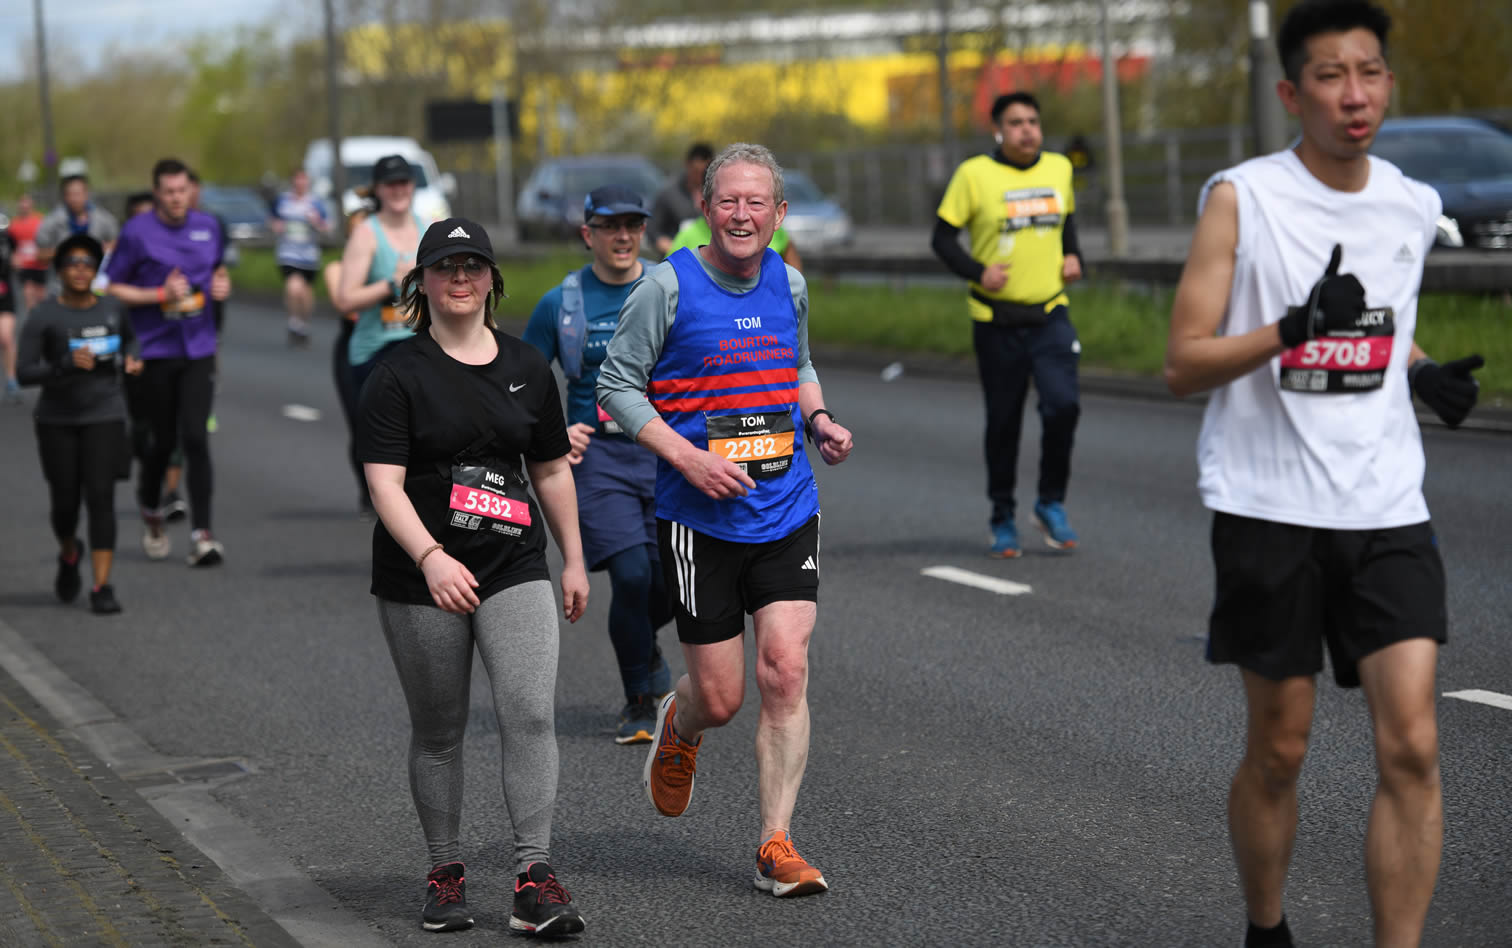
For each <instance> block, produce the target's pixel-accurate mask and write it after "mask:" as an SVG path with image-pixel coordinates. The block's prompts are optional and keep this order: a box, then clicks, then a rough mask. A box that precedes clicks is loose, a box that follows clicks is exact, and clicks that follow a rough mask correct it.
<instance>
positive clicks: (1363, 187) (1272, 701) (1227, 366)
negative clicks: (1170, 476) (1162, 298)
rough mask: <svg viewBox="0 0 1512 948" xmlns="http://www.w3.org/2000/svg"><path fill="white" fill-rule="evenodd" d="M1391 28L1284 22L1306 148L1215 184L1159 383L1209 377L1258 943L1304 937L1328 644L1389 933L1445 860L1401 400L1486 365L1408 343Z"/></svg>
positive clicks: (1431, 628)
mask: <svg viewBox="0 0 1512 948" xmlns="http://www.w3.org/2000/svg"><path fill="white" fill-rule="evenodd" d="M1389 25H1390V19H1389V17H1387V15H1386V14H1385V13H1384V12H1383V11H1382V10H1381V9H1380V8H1379V7H1376V6H1374V5H1373V4H1371V3H1368V2H1364V0H1342V2H1341V0H1303V2H1302V3H1301V4H1299V5H1298V6H1296V7H1294V8H1293V9H1292V11H1291V12H1290V13H1289V14H1288V15H1287V17H1286V20H1285V21H1284V22H1283V24H1282V26H1281V30H1280V33H1279V36H1278V46H1279V48H1280V54H1281V60H1282V65H1283V67H1284V69H1285V72H1286V78H1285V79H1284V80H1283V81H1281V82H1280V83H1279V84H1278V87H1277V91H1278V94H1279V95H1280V97H1281V100H1282V102H1283V104H1284V105H1285V106H1286V109H1287V111H1288V112H1290V113H1291V114H1292V115H1294V116H1296V117H1297V118H1298V119H1299V120H1300V123H1301V126H1302V138H1301V142H1300V143H1299V144H1298V146H1297V147H1296V148H1295V149H1293V150H1288V151H1283V152H1278V153H1276V154H1273V155H1266V156H1263V157H1260V158H1256V159H1253V160H1251V161H1247V162H1245V163H1243V164H1241V165H1238V166H1236V167H1234V168H1230V169H1229V170H1227V171H1224V172H1221V173H1220V174H1218V175H1215V176H1214V177H1213V179H1212V180H1210V181H1209V182H1208V183H1207V186H1206V187H1205V188H1204V189H1203V194H1202V200H1201V205H1202V212H1201V217H1200V219H1199V221H1198V224H1197V230H1196V233H1195V234H1194V236H1193V240H1192V249H1191V254H1190V256H1189V257H1188V260H1187V265H1186V269H1185V271H1184V272H1183V274H1182V277H1181V283H1180V286H1179V287H1178V289H1177V291H1176V299H1175V302H1174V305H1173V308H1172V313H1171V332H1170V341H1169V348H1168V350H1167V354H1166V368H1165V372H1166V380H1167V383H1168V384H1169V386H1170V388H1171V390H1172V391H1173V392H1174V393H1175V394H1177V395H1188V394H1191V393H1195V392H1201V391H1207V390H1211V391H1212V397H1211V399H1210V401H1209V402H1208V405H1207V412H1206V414H1205V416H1204V418H1203V424H1202V433H1201V435H1200V436H1199V439H1198V447H1197V453H1198V462H1199V468H1200V472H1201V473H1200V478H1199V490H1200V492H1201V494H1202V500H1203V504H1204V505H1205V506H1207V507H1209V508H1211V509H1212V510H1213V511H1214V520H1213V532H1212V547H1213V560H1214V565H1215V567H1216V573H1217V586H1218V588H1217V594H1216V595H1215V597H1214V605H1213V614H1212V618H1211V623H1210V629H1209V640H1208V658H1209V660H1210V661H1213V662H1215V663H1232V664H1237V665H1238V666H1239V667H1240V669H1241V674H1242V677H1243V683H1244V691H1245V697H1246V699H1247V705H1248V713H1249V725H1248V735H1247V742H1246V747H1245V755H1244V759H1243V761H1242V762H1241V763H1240V765H1239V769H1238V772H1237V773H1236V774H1235V776H1234V781H1233V786H1232V789H1231V791H1230V794H1229V828H1230V833H1231V835H1232V837H1233V847H1234V854H1235V859H1236V861H1237V862H1238V867H1239V876H1240V881H1241V883H1242V886H1243V891H1244V898H1245V903H1246V908H1247V909H1248V914H1249V927H1248V930H1247V932H1246V936H1245V945H1246V946H1250V948H1257V946H1272V945H1277V946H1287V945H1291V944H1292V941H1291V935H1290V932H1289V929H1288V926H1287V924H1286V918H1285V914H1284V908H1283V905H1282V900H1281V894H1282V888H1283V886H1284V883H1285V880H1286V872H1287V865H1288V863H1289V861H1290V856H1291V849H1292V843H1293V841H1294V839H1295V837H1296V829H1297V776H1298V773H1299V772H1300V770H1301V766H1302V758H1303V755H1304V753H1305V752H1306V749H1307V738H1308V731H1309V728H1310V726H1311V723H1312V714H1313V703H1314V698H1315V695H1316V683H1315V676H1316V675H1317V673H1318V672H1320V671H1322V669H1323V651H1324V648H1325V646H1326V647H1327V650H1328V652H1329V656H1330V659H1331V662H1332V665H1333V669H1334V676H1335V679H1336V680H1337V681H1338V683H1339V684H1340V685H1342V686H1345V687H1357V686H1358V687H1363V688H1364V691H1365V695H1366V698H1367V700H1368V706H1369V708H1370V712H1371V717H1372V723H1373V725H1374V729H1375V735H1376V760H1377V767H1378V769H1379V772H1380V782H1379V785H1378V788H1377V791H1376V798H1375V802H1374V805H1373V807H1372V808H1371V813H1370V822H1369V829H1368V833H1367V838H1366V879H1367V886H1368V888H1369V893H1370V901H1371V906H1372V910H1373V914H1374V920H1375V943H1376V944H1377V945H1393V946H1396V945H1416V944H1417V943H1418V941H1419V939H1420V938H1421V935H1422V930H1423V923H1424V919H1425V917H1426V915H1427V912H1428V903H1429V900H1430V899H1431V897H1432V894H1433V885H1434V879H1435V877H1436V876H1437V874H1438V865H1439V852H1440V849H1441V846H1442V840H1443V816H1442V801H1441V794H1440V788H1439V773H1438V731H1437V722H1436V719H1435V716H1434V675H1435V671H1436V668H1437V663H1438V648H1439V645H1440V644H1441V643H1442V642H1444V641H1445V638H1446V630H1445V616H1444V598H1445V591H1444V590H1445V587H1444V573H1443V565H1442V562H1441V561H1440V559H1439V555H1438V547H1437V540H1436V538H1435V536H1434V533H1433V529H1432V525H1431V524H1430V523H1429V520H1428V507H1427V504H1426V503H1425V502H1424V500H1423V492H1422V482H1423V446H1422V439H1421V436H1420V434H1419V431H1418V425H1417V418H1416V416H1415V415H1414V413H1413V409H1412V399H1411V393H1413V392H1415V393H1416V394H1417V395H1418V397H1419V398H1421V399H1422V400H1423V401H1424V402H1425V403H1426V404H1428V405H1429V406H1430V407H1432V408H1433V409H1434V410H1435V411H1437V412H1438V414H1439V415H1440V416H1441V417H1442V418H1443V419H1444V421H1445V422H1447V423H1448V424H1449V425H1450V426H1451V427H1453V426H1456V425H1458V424H1459V423H1460V422H1461V421H1463V420H1464V418H1465V416H1466V415H1467V414H1468V413H1469V411H1470V408H1471V406H1472V405H1473V404H1474V402H1475V396H1476V386H1475V382H1474V380H1473V378H1471V376H1470V372H1471V370H1472V369H1474V368H1476V367H1478V366H1479V365H1480V357H1479V356H1472V357H1469V358H1467V359H1462V360H1460V361H1458V362H1454V363H1450V364H1448V365H1444V366H1439V365H1438V364H1437V363H1434V362H1433V361H1432V360H1430V359H1428V358H1427V356H1426V355H1425V354H1424V353H1423V351H1422V350H1421V349H1419V348H1418V346H1417V345H1416V343H1415V342H1414V341H1413V330H1414V328H1415V324H1416V319H1417V298H1418V289H1419V286H1420V285H1421V283H1422V276H1423V258H1424V256H1425V255H1426V254H1427V252H1428V250H1429V248H1430V247H1431V246H1432V244H1433V239H1434V230H1435V223H1436V221H1437V219H1438V216H1439V214H1440V211H1441V206H1440V201H1439V197H1438V195H1437V194H1436V193H1435V192H1434V191H1433V190H1432V189H1431V188H1429V187H1427V186H1426V185H1424V184H1421V183H1419V182H1417V181H1413V180H1411V179H1408V178H1406V177H1405V176H1403V175H1402V173H1401V172H1400V171H1398V170H1397V168H1396V167H1394V166H1393V165H1391V164H1389V163H1388V162H1385V161H1381V160H1379V159H1375V158H1372V157H1370V155H1369V154H1368V153H1367V151H1368V149H1369V147H1370V144H1371V142H1372V140H1373V139H1374V137H1375V133H1376V130H1377V129H1378V128H1379V127H1380V123H1381V119H1382V117H1383V115H1384V113H1385V109H1386V105H1387V103H1388V101H1389V99H1390V95H1391V88H1392V83H1393V77H1392V74H1391V71H1390V69H1389V68H1388V67H1387V64H1386V58H1385V54H1386V47H1385V38H1386V32H1387V29H1388V28H1389Z"/></svg>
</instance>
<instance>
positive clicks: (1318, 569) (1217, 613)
mask: <svg viewBox="0 0 1512 948" xmlns="http://www.w3.org/2000/svg"><path fill="white" fill-rule="evenodd" d="M1212 545H1213V566H1214V568H1215V570H1216V572H1217V585H1218V590H1217V593H1216V595H1215V596H1214V598H1213V615H1212V619H1211V620H1210V622H1209V625H1208V661H1210V662H1214V663H1224V664H1235V665H1238V666H1239V667H1241V668H1244V669H1248V670H1249V671H1252V672H1254V673H1256V674H1258V675H1261V676H1263V677H1265V678H1269V679H1271V680H1273V681H1280V680H1281V679H1283V678H1290V677H1294V676H1297V675H1316V674H1317V673H1318V672H1320V671H1322V670H1323V647H1324V645H1325V643H1326V644H1327V646H1328V656H1329V661H1330V663H1331V664H1332V665H1333V670H1334V680H1335V681H1337V682H1338V683H1339V685H1340V686H1342V687H1345V688H1357V687H1359V684H1360V672H1359V662H1360V659H1362V658H1364V657H1365V656H1367V655H1369V654H1371V653H1372V652H1375V651H1377V650H1379V649H1382V648H1385V647H1386V646H1388V645H1392V644H1395V643H1397V642H1401V641H1403V640H1405V639H1414V638H1429V639H1433V640H1434V641H1435V642H1439V643H1443V642H1445V641H1446V640H1447V638H1448V629H1447V621H1446V619H1445V611H1444V600H1445V587H1444V564H1443V560H1441V559H1440V558H1439V552H1438V538H1437V537H1436V536H1435V535H1434V533H1433V525H1432V524H1431V523H1429V522H1424V523H1418V524H1413V525H1412V526H1407V527H1393V528H1389V529H1384V530H1324V529H1319V528H1315V527H1299V526H1295V525H1292V524H1286V523H1275V522H1272V521H1269V520H1256V519H1253V518H1250V517H1239V516H1235V515H1233V514H1226V513H1215V514H1214V515H1213V536H1212Z"/></svg>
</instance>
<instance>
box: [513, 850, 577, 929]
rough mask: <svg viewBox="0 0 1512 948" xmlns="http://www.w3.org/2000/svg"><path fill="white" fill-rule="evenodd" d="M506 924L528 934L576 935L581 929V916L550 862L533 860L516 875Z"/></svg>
mask: <svg viewBox="0 0 1512 948" xmlns="http://www.w3.org/2000/svg"><path fill="white" fill-rule="evenodd" d="M509 927H510V928H511V929H513V930H514V931H517V932H525V933H526V934H530V935H552V936H555V935H575V934H577V933H578V932H580V931H582V930H583V916H582V915H580V914H579V913H578V910H577V909H575V908H573V907H572V896H571V895H569V894H568V893H567V889H566V888H565V887H564V886H563V885H562V884H561V883H560V882H558V881H557V878H556V875H555V874H554V873H553V872H552V871H551V866H549V865H547V864H546V863H544V862H533V863H531V864H530V865H529V866H526V867H525V871H524V872H522V873H520V874H519V875H518V876H516V877H515V897H514V913H513V914H511V915H510V916H509Z"/></svg>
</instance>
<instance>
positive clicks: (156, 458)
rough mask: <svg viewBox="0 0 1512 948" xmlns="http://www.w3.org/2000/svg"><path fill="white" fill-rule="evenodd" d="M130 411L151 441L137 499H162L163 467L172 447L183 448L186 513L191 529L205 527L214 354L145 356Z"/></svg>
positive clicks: (147, 502) (154, 502) (147, 504)
mask: <svg viewBox="0 0 1512 948" xmlns="http://www.w3.org/2000/svg"><path fill="white" fill-rule="evenodd" d="M135 389H136V399H135V400H136V402H137V404H136V406H135V411H136V412H138V413H139V414H140V416H141V417H142V418H144V419H146V421H147V425H148V427H149V428H150V429H151V430H152V440H151V442H150V443H149V444H147V445H146V446H145V447H146V453H145V455H144V456H143V458H142V469H141V472H140V473H139V474H138V475H137V502H138V503H140V504H141V505H142V508H143V509H144V510H157V509H158V507H159V506H161V505H162V502H163V472H165V471H167V470H168V462H169V459H170V458H172V456H173V449H174V446H175V445H176V446H178V447H180V448H182V449H183V451H184V463H185V466H186V467H187V468H188V470H187V471H186V472H185V473H186V474H187V477H186V479H187V480H188V482H189V516H190V523H191V524H192V525H193V528H194V529H196V530H209V529H210V433H209V432H208V431H206V430H205V425H206V424H207V423H208V422H209V421H210V404H211V402H212V401H213V399H214V397H215V357H214V356H206V357H205V358H203V359H149V360H147V362H146V363H145V364H144V366H143V368H142V374H141V376H140V377H138V379H137V384H136V386H135Z"/></svg>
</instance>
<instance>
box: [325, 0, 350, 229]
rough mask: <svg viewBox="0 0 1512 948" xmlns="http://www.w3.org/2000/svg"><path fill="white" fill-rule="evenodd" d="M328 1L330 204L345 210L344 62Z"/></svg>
mask: <svg viewBox="0 0 1512 948" xmlns="http://www.w3.org/2000/svg"><path fill="white" fill-rule="evenodd" d="M324 5H325V53H326V56H325V58H326V118H327V121H328V123H329V128H328V134H329V136H330V139H331V204H332V206H333V207H334V208H335V209H336V213H338V214H345V213H346V208H345V207H344V206H343V204H344V202H345V200H346V165H345V164H344V163H343V162H342V160H341V88H340V87H339V86H338V85H337V74H338V72H339V70H340V66H341V46H340V44H339V43H338V42H337V39H336V14H335V12H334V11H333V10H332V9H331V0H324Z"/></svg>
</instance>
